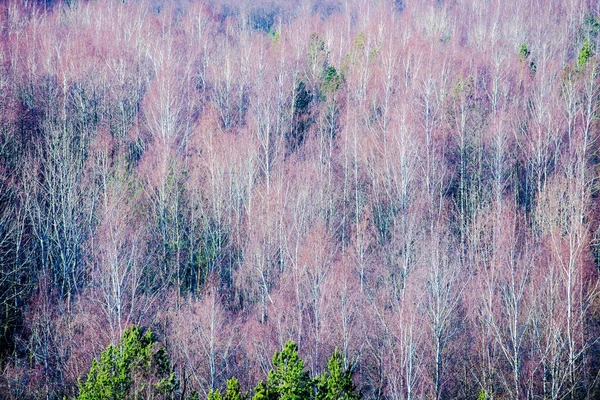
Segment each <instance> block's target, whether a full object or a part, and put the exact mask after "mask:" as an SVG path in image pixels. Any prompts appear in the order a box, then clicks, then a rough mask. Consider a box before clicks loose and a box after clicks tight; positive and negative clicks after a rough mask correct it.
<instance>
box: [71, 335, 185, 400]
mask: <svg viewBox="0 0 600 400" xmlns="http://www.w3.org/2000/svg"><path fill="white" fill-rule="evenodd" d="M176 389H177V382H176V379H175V374H174V373H173V372H172V371H171V362H170V360H169V357H168V356H167V353H166V352H165V350H164V349H162V348H161V349H158V350H156V341H155V339H154V336H153V335H152V332H151V331H150V330H149V329H148V330H147V331H146V332H145V333H143V332H142V329H141V328H140V327H139V326H132V327H130V328H128V329H127V330H126V331H125V332H124V333H123V337H122V338H121V340H120V341H119V343H118V345H116V346H114V345H112V344H111V345H109V346H108V347H107V348H106V350H105V351H104V352H103V353H102V354H101V356H100V360H99V361H98V360H96V359H94V360H93V361H92V366H91V368H90V372H89V373H88V376H87V379H86V380H85V382H83V383H82V382H81V380H80V381H79V397H78V399H79V400H121V399H130V398H133V399H137V398H142V397H146V398H155V399H170V398H173V397H174V392H175V390H176Z"/></svg>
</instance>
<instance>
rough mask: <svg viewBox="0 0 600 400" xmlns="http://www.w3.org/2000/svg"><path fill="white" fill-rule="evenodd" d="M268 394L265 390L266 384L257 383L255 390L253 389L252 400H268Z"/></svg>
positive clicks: (266, 389) (262, 382)
mask: <svg viewBox="0 0 600 400" xmlns="http://www.w3.org/2000/svg"><path fill="white" fill-rule="evenodd" d="M270 399H271V397H270V392H269V390H268V388H267V384H266V383H265V382H264V381H260V382H258V385H256V389H254V396H253V397H252V400H270Z"/></svg>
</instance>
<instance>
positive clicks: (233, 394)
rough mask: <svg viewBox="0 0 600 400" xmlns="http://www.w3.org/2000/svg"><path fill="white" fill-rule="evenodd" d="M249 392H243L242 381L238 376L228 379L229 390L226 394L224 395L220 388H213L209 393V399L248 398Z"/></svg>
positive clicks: (238, 399) (229, 399) (232, 399)
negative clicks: (239, 380) (240, 381)
mask: <svg viewBox="0 0 600 400" xmlns="http://www.w3.org/2000/svg"><path fill="white" fill-rule="evenodd" d="M247 397H248V394H247V393H246V394H242V391H241V389H240V383H239V382H238V380H237V379H236V378H231V379H230V380H228V381H227V390H226V391H225V396H222V395H221V393H220V392H219V390H218V389H217V390H214V391H213V390H211V391H210V393H209V394H208V400H246V398H247Z"/></svg>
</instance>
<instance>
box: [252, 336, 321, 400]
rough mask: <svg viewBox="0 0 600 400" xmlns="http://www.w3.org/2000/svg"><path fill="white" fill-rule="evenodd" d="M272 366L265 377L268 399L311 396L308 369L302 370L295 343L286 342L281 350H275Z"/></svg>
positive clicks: (285, 399) (294, 399)
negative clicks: (266, 377)
mask: <svg viewBox="0 0 600 400" xmlns="http://www.w3.org/2000/svg"><path fill="white" fill-rule="evenodd" d="M273 367H274V369H273V370H272V371H270V372H269V376H268V379H267V392H270V393H268V394H269V395H268V398H269V399H270V400H271V399H274V398H275V399H280V400H305V399H309V398H310V397H311V392H312V387H311V386H312V385H311V379H310V376H309V373H308V371H305V370H304V361H303V360H302V359H301V358H300V357H299V356H298V346H296V343H294V342H291V341H290V342H287V343H286V344H285V346H284V347H283V350H281V352H275V355H274V356H273ZM255 397H256V396H255Z"/></svg>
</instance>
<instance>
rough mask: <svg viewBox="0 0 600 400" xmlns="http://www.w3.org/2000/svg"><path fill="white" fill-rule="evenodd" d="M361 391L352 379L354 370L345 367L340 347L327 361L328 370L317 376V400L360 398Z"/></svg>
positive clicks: (355, 399)
mask: <svg viewBox="0 0 600 400" xmlns="http://www.w3.org/2000/svg"><path fill="white" fill-rule="evenodd" d="M360 398H361V395H360V393H357V392H356V387H355V386H354V382H353V381H352V372H351V371H350V370H349V369H346V368H344V357H343V356H342V353H340V351H339V350H338V349H335V350H334V351H333V354H332V355H331V357H330V358H329V362H328V363H327V371H324V372H323V373H322V374H321V375H320V376H319V377H318V378H317V392H316V395H315V400H359V399H360Z"/></svg>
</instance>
